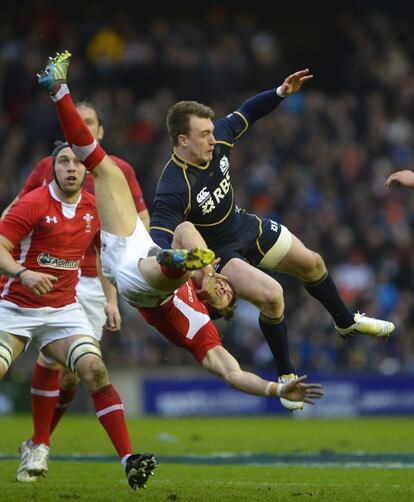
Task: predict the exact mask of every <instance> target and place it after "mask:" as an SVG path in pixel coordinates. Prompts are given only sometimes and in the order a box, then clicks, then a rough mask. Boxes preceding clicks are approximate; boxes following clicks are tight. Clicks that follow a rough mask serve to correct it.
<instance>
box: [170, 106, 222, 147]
mask: <svg viewBox="0 0 414 502" xmlns="http://www.w3.org/2000/svg"><path fill="white" fill-rule="evenodd" d="M191 115H195V116H196V117H200V118H202V119H213V118H214V110H213V109H212V108H210V107H209V106H206V105H203V104H202V103H198V102H197V101H179V102H178V103H175V105H173V106H172V107H171V108H170V109H169V110H168V114H167V130H168V134H169V136H170V139H171V142H172V144H173V146H177V145H178V136H179V135H180V134H188V133H189V129H190V117H191Z"/></svg>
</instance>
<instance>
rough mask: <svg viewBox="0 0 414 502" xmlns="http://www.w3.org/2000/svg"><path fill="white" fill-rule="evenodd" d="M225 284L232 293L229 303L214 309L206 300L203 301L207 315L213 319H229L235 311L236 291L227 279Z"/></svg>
mask: <svg viewBox="0 0 414 502" xmlns="http://www.w3.org/2000/svg"><path fill="white" fill-rule="evenodd" d="M227 284H228V285H229V286H230V288H231V291H232V293H233V296H232V299H231V301H230V303H229V304H228V305H227V307H225V308H224V309H220V310H218V309H215V308H213V307H212V306H211V305H210V304H209V303H208V302H205V306H206V308H207V310H208V313H209V316H210V318H211V319H213V321H214V320H215V319H224V320H226V321H230V319H232V318H233V317H234V314H235V312H236V291H235V289H234V288H233V286H232V285H231V283H230V282H229V281H227Z"/></svg>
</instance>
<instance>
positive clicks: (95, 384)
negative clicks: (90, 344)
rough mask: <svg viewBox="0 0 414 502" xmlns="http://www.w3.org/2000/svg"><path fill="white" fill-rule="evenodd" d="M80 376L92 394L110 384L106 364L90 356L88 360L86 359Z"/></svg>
mask: <svg viewBox="0 0 414 502" xmlns="http://www.w3.org/2000/svg"><path fill="white" fill-rule="evenodd" d="M79 376H80V377H81V378H82V381H83V383H84V384H85V385H86V387H87V389H88V390H89V391H92V392H94V391H96V390H97V389H99V388H100V387H103V386H104V385H106V384H107V383H109V378H108V372H107V370H106V366H105V363H104V362H103V361H102V359H99V358H97V357H94V356H89V357H88V359H86V358H85V361H84V364H83V366H82V369H80V373H79Z"/></svg>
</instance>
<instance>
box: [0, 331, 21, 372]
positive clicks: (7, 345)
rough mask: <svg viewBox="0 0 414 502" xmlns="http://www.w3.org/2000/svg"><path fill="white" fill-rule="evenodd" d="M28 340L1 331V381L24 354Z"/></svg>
mask: <svg viewBox="0 0 414 502" xmlns="http://www.w3.org/2000/svg"><path fill="white" fill-rule="evenodd" d="M26 344H27V338H25V337H22V336H16V335H12V334H11V333H8V332H6V331H0V381H1V380H3V377H4V376H5V374H6V373H7V371H8V369H9V367H10V365H11V363H12V362H13V361H15V360H16V359H17V358H18V357H19V356H20V355H21V354H23V352H24V350H25V347H26Z"/></svg>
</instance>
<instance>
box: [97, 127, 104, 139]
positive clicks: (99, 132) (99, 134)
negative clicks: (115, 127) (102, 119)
mask: <svg viewBox="0 0 414 502" xmlns="http://www.w3.org/2000/svg"><path fill="white" fill-rule="evenodd" d="M104 134H105V130H104V128H103V126H102V125H100V126H99V129H98V141H101V140H102V138H103V137H104Z"/></svg>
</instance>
